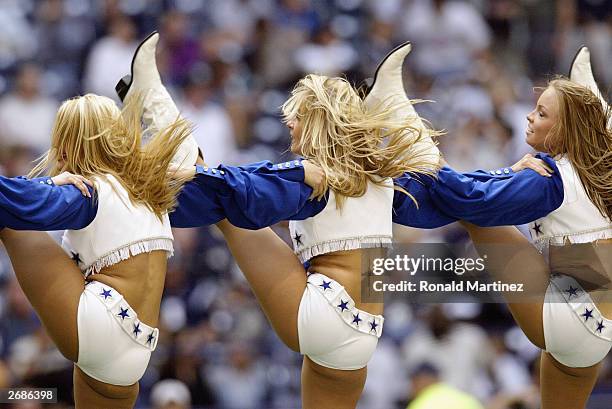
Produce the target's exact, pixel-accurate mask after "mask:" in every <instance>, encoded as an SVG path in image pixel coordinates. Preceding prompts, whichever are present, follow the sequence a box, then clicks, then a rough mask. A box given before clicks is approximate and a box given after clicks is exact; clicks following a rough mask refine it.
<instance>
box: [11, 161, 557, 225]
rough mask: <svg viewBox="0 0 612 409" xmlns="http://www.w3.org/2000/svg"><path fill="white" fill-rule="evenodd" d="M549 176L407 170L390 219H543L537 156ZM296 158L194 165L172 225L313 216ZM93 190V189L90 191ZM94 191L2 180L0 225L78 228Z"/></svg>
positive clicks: (549, 186) (553, 184)
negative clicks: (87, 192)
mask: <svg viewBox="0 0 612 409" xmlns="http://www.w3.org/2000/svg"><path fill="white" fill-rule="evenodd" d="M541 158H542V159H544V160H545V161H546V162H547V163H548V164H549V165H550V166H551V167H552V168H553V170H555V173H554V174H553V176H552V177H551V178H546V177H542V176H540V175H538V174H537V173H536V172H534V171H531V170H524V171H522V172H518V173H514V172H512V171H511V170H510V169H509V168H506V169H498V170H496V171H488V172H487V171H476V172H472V173H458V172H455V171H454V170H452V169H450V168H443V169H442V170H441V171H440V172H439V174H438V177H437V179H436V178H431V177H428V176H423V175H415V174H405V175H403V176H402V177H400V178H398V179H396V180H395V184H396V185H397V186H400V187H402V188H404V189H405V190H406V191H408V192H409V193H410V194H411V195H412V196H413V198H414V199H415V200H416V203H418V205H417V204H415V202H414V201H413V200H412V198H411V197H409V196H407V195H406V194H404V193H402V192H400V191H396V192H395V194H394V199H393V210H394V211H393V221H394V222H395V223H398V224H403V225H406V226H411V227H417V228H435V227H440V226H444V225H446V224H449V223H452V222H454V221H456V220H459V219H463V220H467V221H470V222H471V223H474V224H477V225H481V226H494V225H514V224H522V223H527V222H530V221H533V220H536V219H538V218H540V217H543V216H545V215H547V214H548V213H550V212H551V211H553V210H554V209H556V208H557V207H559V206H560V205H561V203H562V202H563V183H562V180H561V177H560V175H559V172H558V171H557V167H556V165H555V163H554V161H553V160H552V159H551V158H550V157H548V156H541ZM303 180H304V169H303V167H302V165H301V162H300V161H299V160H295V161H290V162H286V163H283V164H277V165H273V164H271V163H270V162H258V163H255V164H252V165H248V166H242V167H232V166H219V167H218V168H206V167H200V166H198V167H197V168H196V176H195V178H194V179H193V180H192V181H190V182H188V183H187V184H185V186H184V188H183V190H182V192H181V194H180V195H179V197H178V207H177V208H176V210H175V211H174V212H172V213H171V214H170V222H171V224H172V226H174V227H198V226H205V225H210V224H214V223H217V222H219V221H220V220H223V219H224V218H227V219H228V220H229V221H230V222H231V223H232V224H234V225H235V226H238V227H243V228H248V229H258V228H263V227H266V226H270V225H272V224H274V223H277V222H279V221H281V220H300V219H305V218H308V217H312V216H314V215H316V214H317V213H319V212H320V211H321V210H323V208H324V207H325V205H326V200H320V201H318V200H308V198H309V197H310V195H311V194H312V189H311V188H310V187H308V186H307V185H305V184H304V183H303ZM90 190H91V188H90ZM96 212H97V203H96V200H95V195H94V197H93V198H87V197H84V196H83V195H82V194H81V193H80V191H79V190H78V189H77V188H76V187H74V186H72V185H65V186H55V185H54V184H53V182H52V181H51V179H50V178H37V179H31V180H29V179H26V178H21V177H20V178H5V177H0V225H2V226H4V227H9V228H12V229H16V230H61V229H74V230H78V229H81V228H84V227H86V226H87V225H88V224H89V223H91V222H92V221H93V219H94V218H95V216H96Z"/></svg>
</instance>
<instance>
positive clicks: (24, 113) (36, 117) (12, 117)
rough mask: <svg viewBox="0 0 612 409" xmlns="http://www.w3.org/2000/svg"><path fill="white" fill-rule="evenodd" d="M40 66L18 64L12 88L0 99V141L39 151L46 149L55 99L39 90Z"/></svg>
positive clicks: (7, 144) (53, 117)
mask: <svg viewBox="0 0 612 409" xmlns="http://www.w3.org/2000/svg"><path fill="white" fill-rule="evenodd" d="M40 82H41V68H40V67H39V66H38V65H36V64H23V65H22V66H21V67H19V70H18V72H17V76H16V81H15V90H14V91H13V92H11V93H9V94H7V95H5V96H4V97H2V99H1V100H0V123H1V124H2V128H0V143H1V144H2V145H3V146H4V147H10V146H23V147H25V148H28V149H31V150H32V151H33V153H34V154H35V155H39V154H41V153H43V152H44V151H46V150H47V149H49V147H50V140H51V129H52V127H53V122H54V121H55V114H56V112H57V108H58V105H57V102H56V101H54V100H53V99H51V98H48V97H46V96H43V95H42V94H41V91H40V89H41V84H40Z"/></svg>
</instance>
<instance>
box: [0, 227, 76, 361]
mask: <svg viewBox="0 0 612 409" xmlns="http://www.w3.org/2000/svg"><path fill="white" fill-rule="evenodd" d="M0 238H1V239H2V242H3V243H4V246H5V248H6V251H7V253H8V255H9V257H10V259H11V263H12V265H13V269H14V270H15V275H16V277H17V280H18V281H19V285H20V286H21V288H22V290H23V292H24V293H25V295H26V296H27V297H28V300H29V301H30V303H31V304H32V306H33V307H34V309H35V310H36V313H37V314H38V316H39V317H40V320H41V321H42V323H43V325H44V326H45V328H46V329H47V332H48V333H49V336H50V337H51V339H53V341H54V342H55V344H56V345H57V347H58V349H59V350H60V351H61V352H62V354H63V355H64V356H65V357H66V358H67V359H70V360H71V361H74V362H76V360H77V359H78V351H79V349H78V333H77V311H78V305H79V299H80V297H81V293H82V292H83V286H84V279H83V276H82V274H81V271H80V270H79V269H78V267H77V266H76V265H75V264H74V262H73V261H72V260H71V259H70V258H69V257H68V255H67V254H66V253H65V252H64V250H62V248H61V247H60V246H59V245H58V244H57V243H56V242H55V241H53V239H52V238H51V237H50V236H49V235H48V234H47V233H44V232H22V231H14V230H10V229H3V230H2V231H1V232H0Z"/></svg>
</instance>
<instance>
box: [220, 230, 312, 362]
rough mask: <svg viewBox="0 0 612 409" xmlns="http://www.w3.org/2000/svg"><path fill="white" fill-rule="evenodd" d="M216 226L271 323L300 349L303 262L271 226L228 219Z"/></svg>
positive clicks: (304, 274)
mask: <svg viewBox="0 0 612 409" xmlns="http://www.w3.org/2000/svg"><path fill="white" fill-rule="evenodd" d="M217 227H219V229H221V232H222V233H223V235H224V236H225V240H226V241H227V245H228V246H229V249H230V251H231V252H232V255H233V256H234V259H235V260H236V262H237V263H238V266H239V267H240V269H241V270H242V272H243V273H244V276H245V277H246V279H247V281H248V282H249V284H250V285H251V288H252V289H253V292H254V293H255V296H256V297H257V299H258V301H259V304H260V305H261V307H262V308H263V310H264V313H265V314H266V316H267V317H268V320H269V321H270V323H271V324H272V327H273V328H274V330H275V331H276V333H277V334H278V336H279V337H280V338H281V339H282V340H283V342H284V343H285V344H286V345H287V346H288V347H289V348H291V349H293V350H294V351H299V350H300V346H299V340H298V333H297V316H298V309H299V306H300V301H301V299H302V295H303V294H304V289H305V288H306V271H304V266H302V264H301V263H300V261H299V260H298V259H297V257H296V256H295V254H293V251H292V250H291V249H290V248H289V246H287V244H286V243H285V242H284V241H282V240H281V239H280V237H278V236H277V235H276V233H274V232H273V231H272V229H270V228H265V229H261V230H245V229H240V228H238V227H235V226H233V225H232V224H230V223H229V222H228V221H227V220H224V221H222V222H219V223H218V224H217Z"/></svg>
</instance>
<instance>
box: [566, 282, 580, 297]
mask: <svg viewBox="0 0 612 409" xmlns="http://www.w3.org/2000/svg"><path fill="white" fill-rule="evenodd" d="M565 292H566V293H568V294H569V297H567V298H572V295H575V296H576V297H577V296H578V289H577V288H574V287H572V286H571V285H570V287H569V288H568V289H567V290H565Z"/></svg>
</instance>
